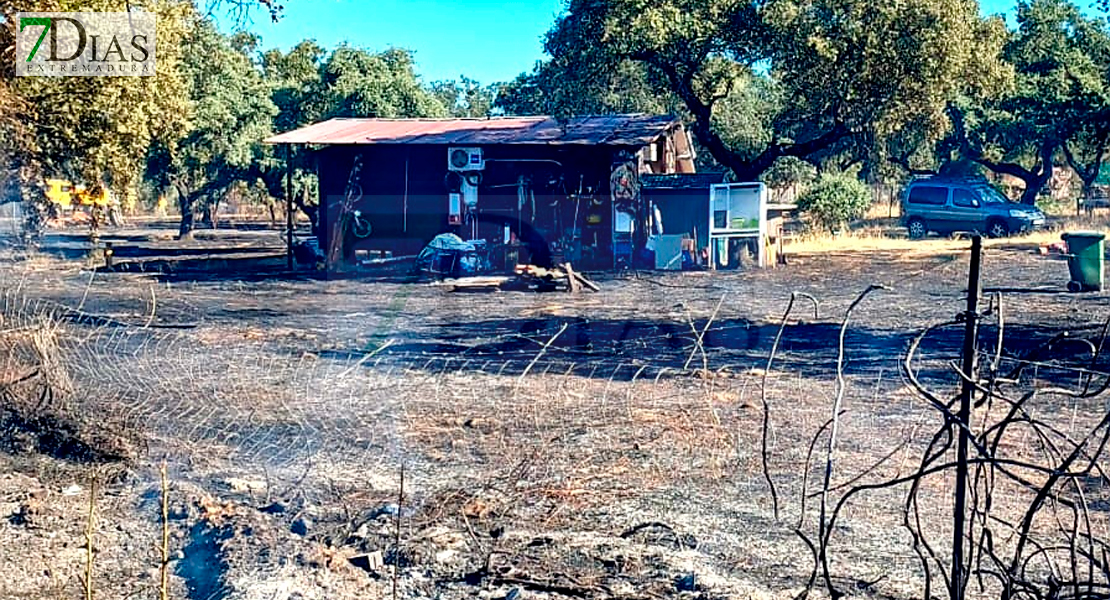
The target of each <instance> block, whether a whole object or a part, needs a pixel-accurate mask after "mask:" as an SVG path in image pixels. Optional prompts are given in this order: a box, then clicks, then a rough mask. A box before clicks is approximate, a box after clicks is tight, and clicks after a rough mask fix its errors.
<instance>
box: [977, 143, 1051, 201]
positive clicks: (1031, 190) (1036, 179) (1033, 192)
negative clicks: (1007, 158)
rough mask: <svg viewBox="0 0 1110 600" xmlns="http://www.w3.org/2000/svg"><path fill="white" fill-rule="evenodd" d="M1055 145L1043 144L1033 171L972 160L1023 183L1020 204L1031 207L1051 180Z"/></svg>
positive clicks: (988, 161)
mask: <svg viewBox="0 0 1110 600" xmlns="http://www.w3.org/2000/svg"><path fill="white" fill-rule="evenodd" d="M1056 146H1057V144H1056V143H1055V142H1052V141H1047V142H1043V143H1042V144H1041V147H1040V149H1039V151H1038V155H1039V156H1038V161H1039V164H1038V165H1037V166H1035V167H1034V168H1033V169H1026V168H1025V167H1023V166H1021V165H1019V164H1017V163H996V162H993V161H990V160H987V159H984V158H973V159H972V160H974V161H975V162H977V163H979V164H981V165H983V166H984V167H986V168H988V169H990V170H991V171H994V172H995V173H999V174H1002V175H1010V176H1013V177H1017V178H1018V179H1020V180H1022V181H1023V182H1024V183H1025V190H1024V191H1023V192H1022V193H1021V203H1022V204H1025V205H1027V206H1033V205H1035V204H1036V203H1037V196H1038V195H1040V193H1041V190H1043V189H1044V186H1045V185H1047V184H1048V182H1049V181H1050V180H1051V179H1052V157H1053V155H1054V154H1055V153H1056Z"/></svg>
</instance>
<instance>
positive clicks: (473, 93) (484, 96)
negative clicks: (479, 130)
mask: <svg viewBox="0 0 1110 600" xmlns="http://www.w3.org/2000/svg"><path fill="white" fill-rule="evenodd" d="M499 87H500V86H498V85H497V84H494V85H489V86H482V85H480V84H479V83H478V82H477V81H474V80H473V79H468V78H467V77H465V76H463V77H460V78H459V80H458V81H437V82H435V83H433V84H432V86H431V92H432V95H433V96H435V97H436V99H437V100H439V102H440V104H442V105H443V106H444V108H446V109H447V112H448V113H449V114H450V115H451V116H452V117H472V118H473V117H488V116H490V115H492V114H493V103H494V100H495V98H496V96H497V92H498V89H499Z"/></svg>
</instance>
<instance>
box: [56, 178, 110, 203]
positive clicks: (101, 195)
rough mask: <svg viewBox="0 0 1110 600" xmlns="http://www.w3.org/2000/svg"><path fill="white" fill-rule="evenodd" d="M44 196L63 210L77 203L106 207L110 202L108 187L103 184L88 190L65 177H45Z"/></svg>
mask: <svg viewBox="0 0 1110 600" xmlns="http://www.w3.org/2000/svg"><path fill="white" fill-rule="evenodd" d="M46 198H47V199H48V200H50V202H51V203H53V204H57V205H58V207H59V208H62V209H64V210H69V209H72V208H74V207H75V206H77V205H79V206H99V207H102V208H107V206H108V205H109V204H111V202H112V198H111V196H110V195H109V194H108V188H106V187H105V186H103V185H96V186H93V189H91V190H90V189H88V188H86V187H85V186H83V185H73V184H72V183H70V182H69V181H67V180H65V179H47V180H46Z"/></svg>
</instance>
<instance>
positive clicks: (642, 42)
mask: <svg viewBox="0 0 1110 600" xmlns="http://www.w3.org/2000/svg"><path fill="white" fill-rule="evenodd" d="M1002 35H1003V27H1002V25H1001V23H998V22H994V21H984V20H982V19H980V18H979V15H978V5H977V3H976V2H974V1H970V0H910V1H908V2H898V3H880V4H875V3H873V2H868V1H866V0H847V1H845V0H818V1H807V2H800V1H798V0H770V1H768V2H761V3H752V2H746V1H741V0H709V1H703V0H662V1H659V2H652V3H650V4H649V3H644V2H641V1H639V0H572V1H571V2H570V3H569V6H568V10H567V13H566V14H565V15H564V16H562V17H560V18H559V19H558V20H557V21H556V23H555V26H554V27H553V28H552V30H551V31H550V33H549V34H548V36H547V42H546V48H547V50H548V52H549V53H550V54H551V56H552V59H551V65H552V66H551V68H552V69H554V70H555V71H556V72H557V73H558V74H559V75H560V81H559V84H558V86H557V88H558V89H559V90H561V91H562V93H563V95H564V96H566V97H569V98H574V97H581V96H586V97H591V96H596V95H597V94H596V93H593V94H591V93H590V92H591V89H592V88H596V86H597V85H598V82H606V81H609V80H610V75H609V74H611V73H613V72H614V70H615V69H617V68H618V67H619V66H620V65H623V64H627V63H628V62H632V63H634V64H636V65H639V66H641V67H643V68H644V69H645V70H646V73H645V78H646V80H648V81H658V82H663V84H664V87H665V89H666V91H667V92H668V93H670V94H673V95H674V97H676V98H677V99H678V100H679V101H680V102H681V107H682V108H683V109H684V112H685V113H686V116H687V117H688V118H689V119H690V121H691V128H692V130H693V131H694V133H695V135H696V136H697V139H698V141H699V142H700V143H701V145H702V146H703V147H704V148H706V149H707V150H708V151H709V152H710V153H711V154H712V156H713V157H714V158H715V159H716V160H717V161H718V162H719V163H720V164H721V165H723V166H725V167H727V168H729V169H730V170H732V171H733V172H734V173H735V174H736V175H737V177H739V178H741V179H752V178H755V177H757V176H758V175H759V174H760V173H762V172H763V171H764V170H766V169H767V168H768V167H770V165H771V164H773V163H774V162H775V160H776V159H778V158H780V157H784V156H796V157H808V156H810V155H813V154H815V153H817V152H819V151H823V150H826V149H829V148H831V147H833V146H834V145H836V144H838V143H841V142H844V141H845V140H848V139H849V138H854V137H872V138H875V137H883V136H889V135H894V134H897V133H899V132H901V131H902V129H903V127H904V126H905V125H906V123H907V121H910V120H916V121H917V127H918V128H919V129H922V130H923V131H924V132H925V133H926V135H927V136H928V137H930V138H933V137H936V136H938V135H939V134H940V132H942V131H943V130H944V128H945V112H944V109H945V106H946V102H947V100H948V99H949V98H951V97H952V96H953V95H954V94H955V93H956V92H957V91H958V90H960V89H964V88H969V87H973V86H976V85H983V86H986V85H988V84H992V83H993V79H994V78H995V77H996V74H997V73H999V72H1002V71H1003V70H1004V69H1003V67H1002V66H1001V65H1000V64H998V63H997V56H998V49H999V47H1000V44H1001V40H1002ZM738 91H739V94H738ZM547 95H548V96H551V94H547ZM553 101H554V102H556V103H558V102H559V98H558V97H555V98H553ZM736 126H739V130H740V131H744V130H747V133H746V134H745V135H737V127H736Z"/></svg>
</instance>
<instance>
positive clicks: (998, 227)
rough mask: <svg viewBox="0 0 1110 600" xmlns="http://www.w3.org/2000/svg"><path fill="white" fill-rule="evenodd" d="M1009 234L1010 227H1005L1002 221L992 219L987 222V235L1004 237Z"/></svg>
mask: <svg viewBox="0 0 1110 600" xmlns="http://www.w3.org/2000/svg"><path fill="white" fill-rule="evenodd" d="M1008 235H1010V228H1009V227H1006V223H1005V222H1004V221H998V220H994V221H991V222H990V223H987V237H991V238H1004V237H1006V236H1008Z"/></svg>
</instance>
